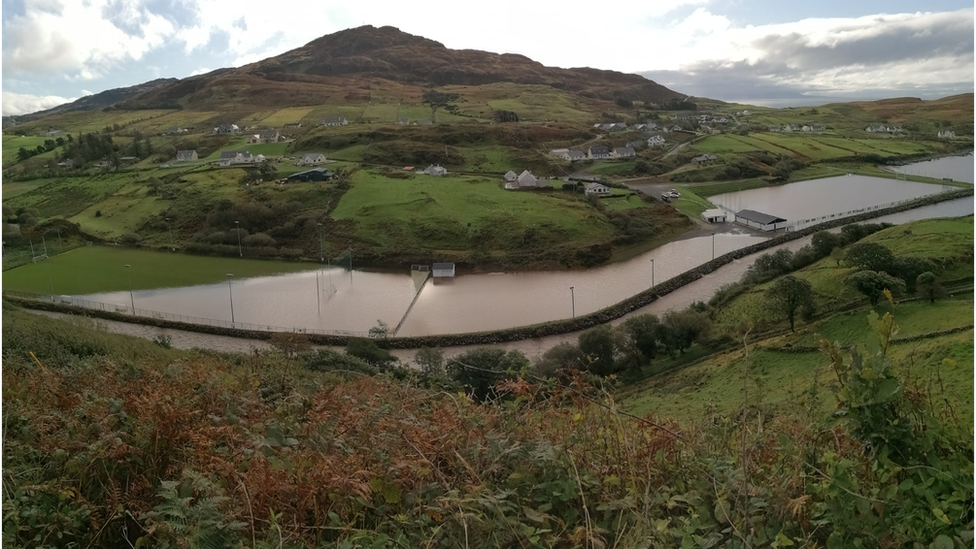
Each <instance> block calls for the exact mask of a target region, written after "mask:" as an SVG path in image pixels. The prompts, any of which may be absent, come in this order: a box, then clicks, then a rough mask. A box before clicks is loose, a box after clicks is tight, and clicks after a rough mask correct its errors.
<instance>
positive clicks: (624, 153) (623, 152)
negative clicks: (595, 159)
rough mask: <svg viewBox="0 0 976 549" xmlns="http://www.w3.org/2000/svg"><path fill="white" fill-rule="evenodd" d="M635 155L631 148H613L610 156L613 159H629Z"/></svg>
mask: <svg viewBox="0 0 976 549" xmlns="http://www.w3.org/2000/svg"><path fill="white" fill-rule="evenodd" d="M636 154H637V153H635V152H634V148H633V147H614V149H613V152H612V153H611V154H610V156H611V157H613V158H630V157H631V156H634V155H636Z"/></svg>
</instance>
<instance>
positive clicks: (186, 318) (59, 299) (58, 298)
mask: <svg viewBox="0 0 976 549" xmlns="http://www.w3.org/2000/svg"><path fill="white" fill-rule="evenodd" d="M3 295H5V296H10V297H19V298H22V299H31V300H34V301H44V302H48V303H54V304H58V305H71V306H74V307H82V308H84V309H92V310H96V311H108V312H112V313H119V314H131V315H133V316H141V317H145V318H154V319H158V320H172V321H176V322H185V323H188V324H200V325H203V326H216V327H220V328H231V329H235V330H250V331H255V332H290V333H296V334H316V335H334V336H344V337H372V335H371V334H370V333H369V332H358V331H353V330H320V329H315V328H304V327H297V326H291V327H288V326H273V325H270V324H253V323H251V322H234V321H230V320H220V319H215V318H204V317H199V316H190V315H178V314H173V313H164V312H162V311H152V310H149V309H139V308H135V309H133V308H132V307H130V306H129V305H125V304H121V303H104V302H101V301H90V300H87V299H79V298H77V297H72V296H67V295H42V294H35V293H30V292H16V291H10V290H4V292H3Z"/></svg>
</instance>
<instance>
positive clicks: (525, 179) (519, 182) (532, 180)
mask: <svg viewBox="0 0 976 549" xmlns="http://www.w3.org/2000/svg"><path fill="white" fill-rule="evenodd" d="M545 186H546V182H545V180H544V179H539V178H537V177H536V176H534V175H532V172H530V171H529V170H523V171H522V173H520V174H518V175H515V172H513V171H509V172H508V173H506V174H505V188H506V189H508V190H514V189H534V188H536V187H545Z"/></svg>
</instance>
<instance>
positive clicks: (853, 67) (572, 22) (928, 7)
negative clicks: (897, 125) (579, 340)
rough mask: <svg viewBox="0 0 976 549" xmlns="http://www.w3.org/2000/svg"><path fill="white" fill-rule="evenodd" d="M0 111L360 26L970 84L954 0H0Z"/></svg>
mask: <svg viewBox="0 0 976 549" xmlns="http://www.w3.org/2000/svg"><path fill="white" fill-rule="evenodd" d="M2 2H3V11H2V17H3V23H2V24H3V33H2V36H3V65H2V71H3V72H2V74H3V86H2V88H3V90H2V91H3V98H2V110H3V114H4V115H9V114H22V113H28V112H33V111H36V110H40V109H45V108H49V107H52V106H55V105H57V104H60V103H64V102H67V101H69V100H74V99H76V98H78V97H81V96H83V95H86V94H90V93H97V92H100V91H103V90H106V89H111V88H117V87H122V86H130V85H133V84H138V83H141V82H145V81H148V80H152V79H154V78H160V77H175V78H184V77H187V76H190V75H194V74H200V73H204V72H208V71H210V70H214V69H217V68H222V67H232V66H240V65H243V64H246V63H249V62H253V61H256V60H259V59H263V58H265V57H269V56H273V55H277V54H279V53H282V52H285V51H287V50H290V49H292V48H295V47H298V46H301V45H303V44H305V43H307V42H309V41H311V40H313V39H315V38H317V37H319V36H322V35H325V34H329V33H332V32H335V31H338V30H342V29H346V28H351V27H357V26H360V25H364V24H369V25H375V26H382V25H393V26H395V27H398V28H399V29H400V30H403V31H405V32H409V33H411V34H417V35H422V36H425V37H427V38H431V39H434V40H437V41H439V42H441V43H443V44H444V45H445V46H447V47H449V48H470V49H479V50H486V51H493V52H499V53H504V52H510V53H521V54H523V55H526V56H528V57H530V58H532V59H534V60H536V61H539V62H541V63H543V64H545V65H550V66H557V67H580V66H588V67H594V68H599V69H612V70H618V71H623V72H633V73H639V74H643V75H645V76H647V77H648V78H651V79H652V80H655V81H657V82H659V83H661V84H664V85H666V86H668V87H670V88H672V89H674V90H676V91H679V92H683V93H687V94H690V95H699V96H705V97H711V98H715V99H723V100H728V101H746V100H747V101H751V102H753V103H762V104H769V105H772V106H785V105H810V104H817V103H824V102H827V101H828V100H850V99H878V98H884V97H897V96H906V95H907V96H914V97H922V98H925V99H934V98H937V97H943V96H946V95H953V94H957V93H967V92H972V91H973V59H974V58H973V51H974V46H973V44H974V41H973V30H974V27H973V17H974V15H973V13H974V12H973V3H972V2H963V1H961V0H885V1H875V0H818V1H816V2H786V1H783V0H616V1H614V2H607V3H605V4H604V3H601V2H592V1H591V2H577V1H575V0H561V1H548V0H546V1H536V0H532V1H526V0H494V1H491V2H489V1H483V0H465V1H463V2H451V3H446V2H443V1H437V0H413V1H410V2H404V1H402V0H361V1H358V2H334V1H328V0H325V1H318V2H312V1H307V0H298V1H292V0H277V1H274V2H268V1H267V0H2Z"/></svg>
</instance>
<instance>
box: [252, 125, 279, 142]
mask: <svg viewBox="0 0 976 549" xmlns="http://www.w3.org/2000/svg"><path fill="white" fill-rule="evenodd" d="M258 139H260V140H261V141H260V142H261V143H277V142H278V141H281V140H282V139H284V136H282V135H281V134H280V133H278V130H276V129H274V128H272V129H270V130H261V131H259V132H258Z"/></svg>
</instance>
